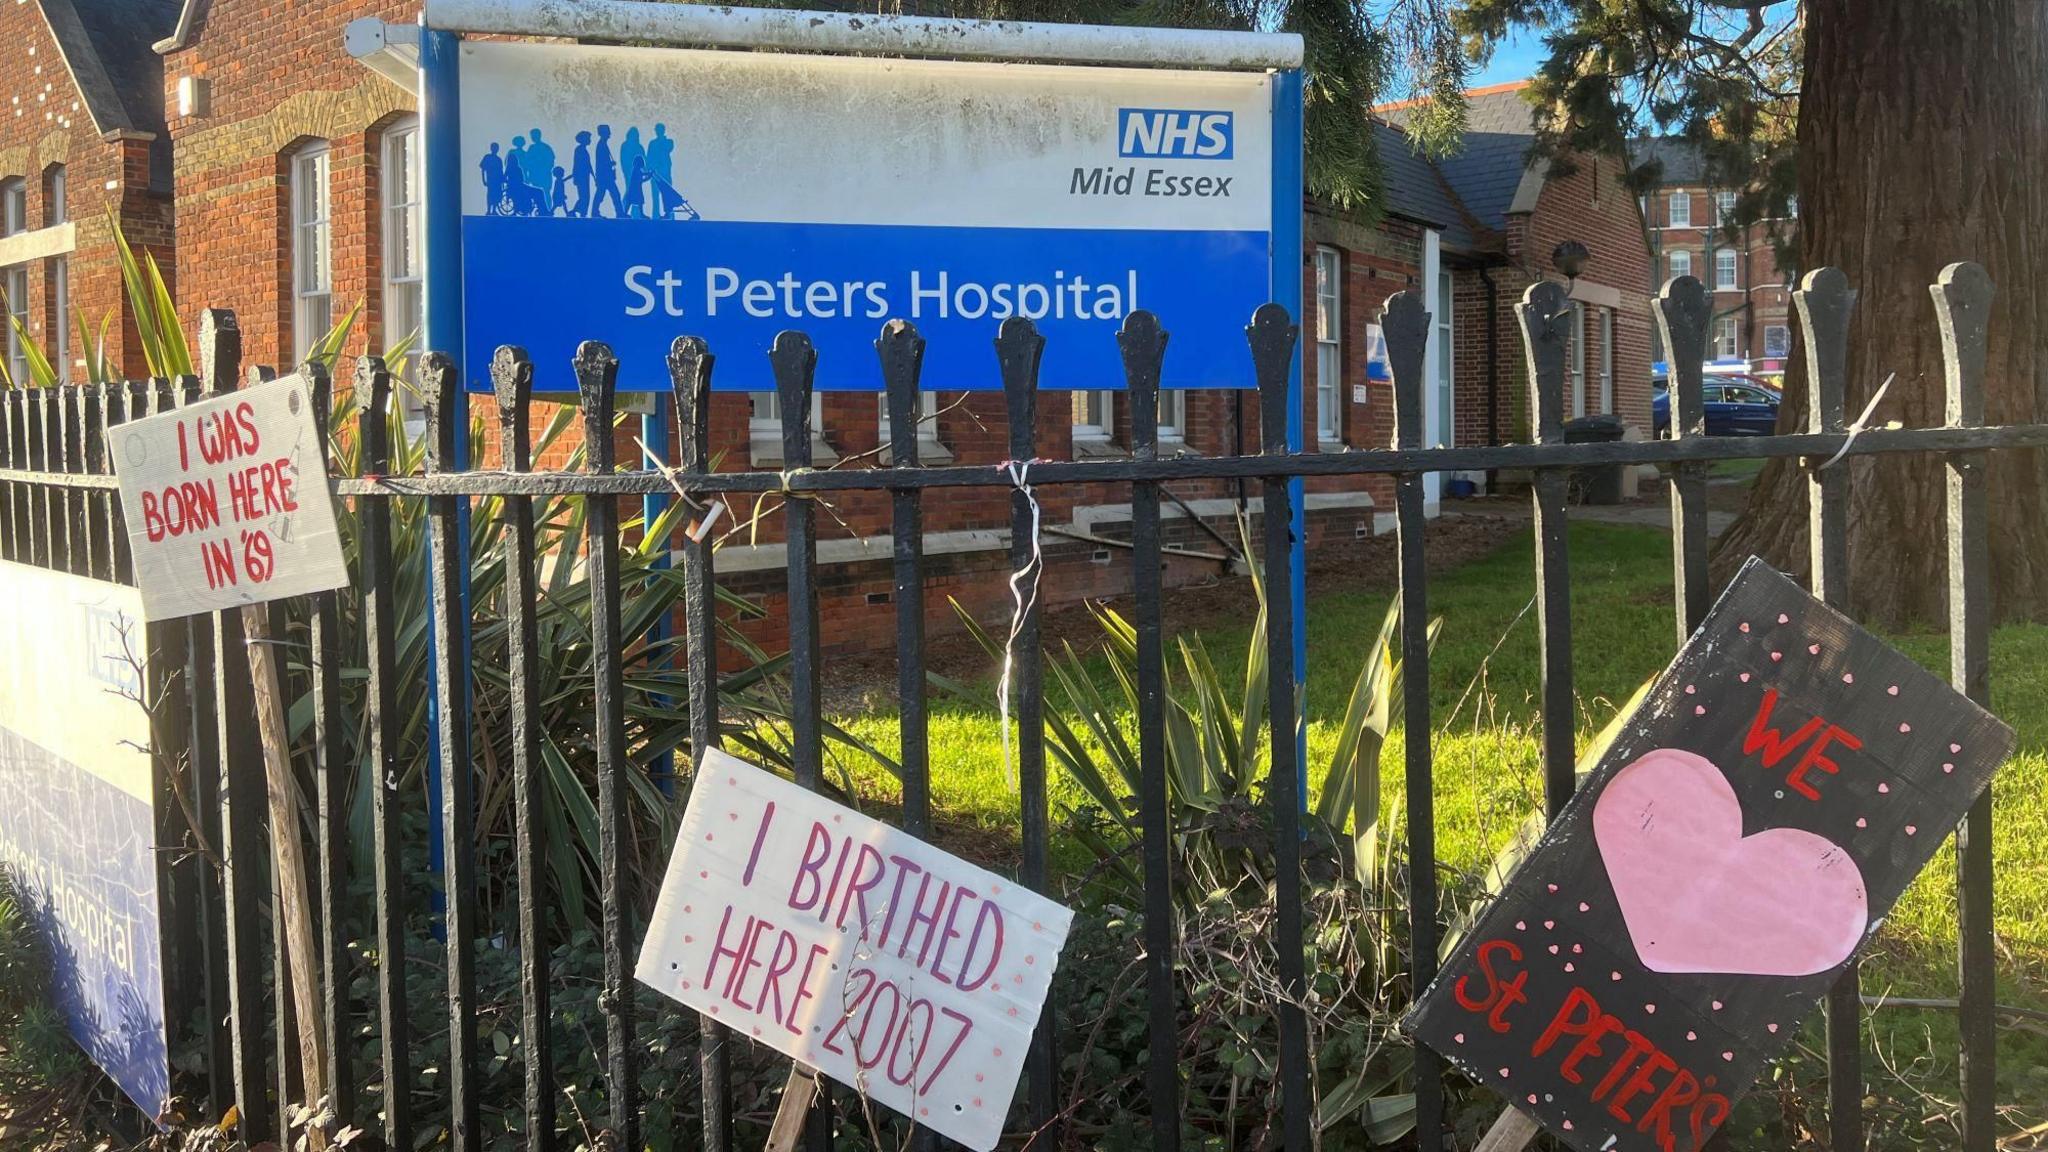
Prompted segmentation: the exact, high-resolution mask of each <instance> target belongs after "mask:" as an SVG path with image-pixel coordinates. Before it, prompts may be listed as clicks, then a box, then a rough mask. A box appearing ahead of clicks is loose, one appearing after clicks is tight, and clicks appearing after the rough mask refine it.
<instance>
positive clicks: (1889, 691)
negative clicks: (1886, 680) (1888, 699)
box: [1884, 684, 1899, 696]
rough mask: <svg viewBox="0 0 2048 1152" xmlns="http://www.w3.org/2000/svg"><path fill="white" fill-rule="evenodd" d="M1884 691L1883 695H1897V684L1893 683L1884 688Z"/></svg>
mask: <svg viewBox="0 0 2048 1152" xmlns="http://www.w3.org/2000/svg"><path fill="white" fill-rule="evenodd" d="M1884 691H1885V695H1887V696H1897V695H1898V694H1899V686H1898V685H1897V684H1894V685H1892V686H1891V687H1889V688H1887V689H1885V690H1884Z"/></svg>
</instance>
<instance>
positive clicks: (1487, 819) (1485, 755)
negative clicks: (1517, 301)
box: [839, 523, 2048, 1127]
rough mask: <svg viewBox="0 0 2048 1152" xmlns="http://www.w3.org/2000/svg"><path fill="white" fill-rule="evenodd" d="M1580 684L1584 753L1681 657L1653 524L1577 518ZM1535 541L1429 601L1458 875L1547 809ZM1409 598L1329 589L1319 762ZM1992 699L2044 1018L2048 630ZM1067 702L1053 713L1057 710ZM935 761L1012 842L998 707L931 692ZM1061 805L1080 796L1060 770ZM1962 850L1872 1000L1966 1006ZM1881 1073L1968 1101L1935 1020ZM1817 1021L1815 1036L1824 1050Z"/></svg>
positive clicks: (2029, 1051)
mask: <svg viewBox="0 0 2048 1152" xmlns="http://www.w3.org/2000/svg"><path fill="white" fill-rule="evenodd" d="M1571 577H1572V640H1573V652H1574V663H1573V673H1574V679H1575V687H1576V692H1577V696H1578V701H1579V705H1578V732H1577V736H1578V742H1579V745H1580V747H1581V748H1583V747H1584V746H1585V744H1586V743H1587V742H1588V741H1589V740H1590V739H1591V738H1592V736H1593V735H1594V734H1595V733H1597V732H1598V731H1599V730H1600V728H1601V727H1602V726H1603V725H1604V724H1606V722H1607V721H1608V719H1609V718H1610V717H1611V716H1612V715H1613V714H1614V712H1615V710H1616V709H1617V708H1619V707H1620V706H1621V705H1622V704H1623V703H1625V702H1626V701H1627V700H1628V698H1629V696H1630V694H1631V693H1632V692H1634V690H1635V689H1636V688H1637V686H1639V685H1640V684H1641V683H1642V682H1643V681H1644V680H1645V679H1647V678H1648V677H1650V676H1651V675H1652V674H1654V673H1655V672H1656V671H1657V670H1658V669H1659V668H1661V667H1662V666H1663V665H1664V664H1665V663H1666V662H1667V661H1669V659H1670V658H1671V655H1672V653H1673V652H1674V651H1675V650H1676V647H1677V637H1676V634H1675V631H1674V626H1673V623H1672V578H1671V545H1670V538H1669V537H1668V536H1667V535H1665V534H1664V533H1661V532H1658V531H1655V530H1651V529H1644V528H1635V527H1625V526H1618V525H1604V524H1590V523H1584V524H1574V525H1573V526H1572V532H1571ZM1534 584H1535V578H1534V570H1533V558H1532V548H1531V544H1530V542H1529V541H1528V540H1527V539H1526V538H1524V539H1522V540H1520V541H1519V542H1517V543H1513V544H1510V545H1508V546H1506V547H1503V548H1501V549H1500V550H1498V551H1496V552H1494V553H1493V554H1491V555H1489V556H1486V557H1485V558H1483V559H1480V560H1478V561H1475V562H1473V563H1470V564H1467V565H1465V566H1463V567H1461V568H1459V569H1457V570H1455V571H1453V572H1450V573H1448V574H1446V575H1444V576H1441V577H1439V578H1437V579H1435V580H1434V581H1432V583H1431V585H1430V588H1429V598H1430V603H1429V609H1430V613H1431V614H1432V615H1433V616H1440V617H1442V618H1443V621H1444V628H1443V633H1442V636H1441V638H1440V640H1439V642H1438V645H1437V648H1436V653H1435V657H1434V660H1433V662H1432V667H1431V678H1430V692H1431V698H1432V702H1433V715H1434V716H1435V723H1436V731H1435V733H1434V748H1435V756H1436V788H1435V801H1436V813H1437V829H1438V831H1437V848H1438V854H1439V858H1440V860H1441V861H1442V863H1443V864H1445V865H1447V866H1449V867H1452V868H1455V869H1460V870H1465V871H1469V872H1477V871H1479V870H1481V869H1483V868H1484V866H1485V865H1486V864H1487V862H1488V861H1490V860H1491V859H1492V858H1493V856H1494V854H1495V853H1496V852H1497V851H1498V850H1499V849H1500V848H1501V847H1502V846H1503V845H1504V844H1505V843H1506V842H1507V840H1508V839H1509V838H1510V836H1511V835H1512V834H1513V832H1514V830H1515V828H1516V826H1517V825H1518V824H1519V823H1520V822H1521V821H1522V820H1523V819H1524V818H1525V817H1526V816H1527V814H1528V813H1530V812H1532V811H1535V810H1536V809H1537V808H1538V807H1540V804H1541V795H1542V783H1541V771H1540V765H1539V753H1538V746H1537V742H1536V735H1537V715H1538V708H1537V694H1538V672H1537V644H1536V620H1535V613H1534V611H1533V609H1530V608H1529V607H1528V606H1529V603H1530V598H1531V597H1532V596H1533V594H1534V591H1535V587H1534ZM1392 594H1393V590H1392V589H1391V588H1385V587H1360V588H1358V589H1357V590H1355V591H1345V592H1342V593H1334V594H1324V595H1321V596H1317V597H1313V598H1312V599H1311V603H1310V605H1309V612H1308V630H1309V635H1308V646H1309V681H1308V692H1307V707H1308V715H1309V746H1310V755H1309V763H1310V766H1311V776H1312V777H1313V776H1315V775H1316V774H1317V773H1318V772H1319V771H1320V766H1321V765H1323V764H1326V763H1327V761H1328V758H1329V754H1330V749H1331V748H1332V747H1333V745H1334V743H1335V741H1336V739H1337V733H1336V731H1335V727H1336V726H1337V725H1338V724H1339V723H1341V721H1342V718H1343V714H1344V706H1345V703H1346V699H1347V696H1348V693H1349V691H1350V688H1351V685H1352V682H1353V680H1354V679H1355V678H1356V676H1357V673H1358V663H1359V661H1360V660H1361V658H1362V657H1363V655H1364V653H1365V650H1366V649H1367V648H1368V647H1369V645H1370V644H1371V642H1372V640H1373V638H1374V637H1375V636H1376V635H1377V632H1378V629H1379V624H1380V620H1381V618H1382V616H1383V614H1384V613H1385V611H1386V606H1387V603H1388V601H1389V598H1390V597H1391V596H1392ZM1168 626H1169V628H1171V629H1194V630H1199V631H1200V632H1201V634H1202V636H1203V639H1204V640H1205V642H1206V643H1207V645H1208V646H1209V649H1210V652H1211V654H1212V656H1213V657H1214V660H1215V663H1216V666H1217V667H1218V669H1219V670H1223V671H1224V677H1225V679H1226V680H1229V679H1231V678H1232V675H1231V671H1230V670H1233V669H1241V668H1242V660H1243V653H1244V649H1245V645H1246V643H1247V642H1248V640H1249V637H1250V628H1251V625H1250V622H1249V621H1247V620H1242V619H1233V620H1178V619H1173V620H1169V621H1168ZM1894 639H1895V641H1896V642H1897V643H1899V644H1900V646H1901V647H1902V648H1903V649H1904V650H1905V651H1906V652H1908V653H1909V654H1910V655H1912V656H1913V657H1914V658H1915V659H1917V660H1919V661H1921V662H1922V663H1924V664H1926V665H1927V666H1928V667H1930V668H1933V669H1936V670H1937V671H1942V672H1944V673H1945V671H1946V668H1947V657H1948V651H1947V637H1946V636H1945V635H1943V634H1939V633H1935V634H1917V633H1916V634H1907V635H1903V636H1897V637H1894ZM1992 652H1993V673H1992V684H1993V693H1994V703H1995V708H1996V710H1997V711H1998V712H1999V714H2000V715H2001V716H2003V717H2004V718H2005V719H2006V720H2007V721H2008V722H2009V723H2011V724H2012V725H2013V726H2014V727H2015V728H2017V729H2018V730H2019V734H2020V752H2019V755H2018V756H2017V757H2015V759H2014V760H2013V761H2012V762H2011V763H2009V764H2008V765H2007V766H2006V767H2005V768H2004V769H2003V770H2002V771H2001V773H2000V774H1999V776H1998V778H1997V781H1996V783H1995V785H1994V794H1995V798H1996V818H1995V828H1996V831H1995V841H1996V844H1997V860H1998V883H1997V900H1996V924H1997V931H1998V936H1999V946H2000V977H2001V980H2000V984H2001V987H2000V991H1999V999H2000V1001H2001V1002H2002V1003H2006V1004H2013V1005H2018V1006H2021V1007H2026V1008H2031V1009H2036V1010H2048V627H2044V626H2035V625H2030V626H2015V627H2007V628H2003V629H2000V630H1999V631H1998V632H1997V634H1996V635H1995V637H1994V639H1993V649H1992ZM1051 703H1056V702H1049V706H1050V704H1051ZM839 719H840V720H841V721H842V722H843V723H844V724H846V726H848V727H849V728H851V729H852V730H854V731H856V732H857V733H859V734H860V735H861V736H863V737H864V738H866V739H868V740H870V741H872V742H874V743H875V744H876V745H877V746H878V747H880V748H882V749H883V750H884V751H889V752H893V751H894V749H895V745H896V737H895V732H896V719H895V716H894V715H893V714H892V713H888V712H884V711H878V712H871V713H868V714H866V715H861V716H853V717H841V718H839ZM1402 740H1403V734H1402V733H1401V732H1399V731H1398V730H1397V731H1396V732H1395V733H1394V734H1393V738H1392V739H1391V740H1390V741H1389V742H1388V745H1387V747H1386V749H1385V751H1384V754H1383V757H1382V761H1381V763H1382V771H1383V773H1384V774H1385V777H1384V778H1385V780H1386V788H1385V790H1384V795H1385V797H1386V810H1385V811H1386V820H1387V822H1388V825H1389V826H1390V827H1392V826H1394V825H1395V824H1397V823H1398V819H1399V814H1398V812H1397V811H1396V806H1397V805H1398V804H1399V801H1400V795H1401V792H1400V777H1401V764H1402V754H1403V749H1402ZM931 756H932V771H933V783H932V787H933V794H934V798H935V803H936V804H937V805H938V806H939V807H940V808H941V810H942V811H943V812H944V813H945V815H946V816H947V817H948V818H949V819H950V820H951V821H953V822H954V823H956V824H974V825H980V826H982V827H983V828H985V829H986V830H988V831H989V832H991V833H994V834H997V835H1007V834H1011V833H1013V830H1014V828H1015V825H1016V818H1017V817H1016V812H1017V805H1016V794H1015V790H1014V788H1013V787H1012V785H1011V784H1010V782H1009V780H1008V779H1007V777H1006V774H1005V771H1004V768H1003V755H1002V749H1001V744H1000V741H999V739H998V727H997V723H996V717H995V715H994V714H993V711H992V710H991V709H987V708H983V707H980V706H977V705H975V704H971V703H967V702H962V701H958V700H950V699H935V701H934V708H933V716H932V729H931ZM855 774H856V776H857V777H858V778H859V780H860V790H861V792H862V793H864V794H866V795H869V796H873V797H875V798H877V799H887V800H890V801H893V799H894V795H895V789H894V785H893V782H891V781H889V780H888V779H887V778H886V777H883V776H882V775H881V774H879V773H878V772H873V771H859V770H856V772H855ZM1052 785H1053V804H1054V811H1055V813H1056V814H1057V813H1058V812H1059V811H1060V810H1061V808H1062V806H1063V805H1072V804H1075V803H1078V802H1079V801H1080V796H1081V794H1080V792H1079V791H1078V789H1076V788H1075V787H1074V786H1073V784H1072V783H1071V782H1070V781H1067V780H1064V779H1061V778H1060V777H1059V775H1058V773H1057V770H1055V775H1054V779H1053V782H1052ZM1086 859H1087V857H1086V856H1085V854H1084V853H1082V852H1081V850H1080V849H1079V848H1078V846H1075V845H1071V844H1063V843H1061V844H1056V860H1055V863H1056V865H1062V866H1066V867H1069V868H1075V867H1079V866H1081V865H1082V864H1083V863H1084V862H1085V861H1086ZM1954 875H1955V855H1954V847H1953V842H1951V843H1950V844H1949V845H1948V846H1947V847H1945V848H1944V849H1943V850H1942V852H1941V853H1940V855H1938V856H1937V857H1936V858H1935V861H1934V863H1933V864H1932V865H1931V866H1930V867H1929V868H1928V870H1927V871H1926V873H1925V874H1924V875H1923V876H1921V878H1920V880H1919V881H1918V883H1916V884H1915V885H1914V886H1913V887H1912V889H1911V890H1910V891H1909V892H1908V893H1907V894H1906V896H1905V898H1904V899H1903V900H1902V901H1901V902H1900V904H1899V906H1898V908H1897V909H1896V911H1895V912H1894V913H1893V915H1892V916H1891V918H1890V919H1889V921H1888V922H1887V923H1886V924H1885V926H1884V928H1883V931H1882V934H1881V936H1880V940H1879V943H1878V945H1877V947H1876V948H1875V949H1874V950H1873V952H1872V955H1871V959H1870V961H1869V963H1868V967H1867V971H1866V973H1865V977H1864V988H1865V992H1866V993H1884V994H1888V995H1891V996H1896V997H1930V998H1946V997H1952V996H1954V995H1955V992H1956V979H1955V976H1954V967H1955V962H1954V950H1955V938H1956V937H1955V933H1956V901H1955V898H1954ZM1871 1022H1872V1025H1871V1029H1870V1035H1871V1040H1872V1045H1873V1048H1872V1053H1871V1057H1870V1059H1871V1061H1873V1062H1877V1061H1882V1062H1883V1063H1882V1064H1877V1063H1874V1064H1873V1067H1872V1070H1871V1074H1872V1075H1873V1077H1874V1078H1882V1077H1883V1075H1884V1067H1885V1066H1886V1065H1890V1066H1898V1067H1901V1070H1902V1072H1903V1073H1904V1074H1905V1075H1907V1077H1908V1078H1909V1079H1910V1080H1911V1081H1912V1082H1913V1083H1914V1084H1915V1085H1916V1090H1917V1091H1925V1092H1927V1093H1929V1094H1930V1096H1931V1097H1932V1098H1931V1099H1924V1100H1922V1101H1921V1103H1923V1104H1924V1105H1925V1107H1926V1109H1927V1110H1928V1111H1931V1112H1938V1111H1940V1105H1941V1102H1942V1101H1951V1100H1953V1098H1954V1091H1953V1089H1952V1088H1950V1087H1948V1086H1949V1085H1952V1084H1953V1083H1954V1061H1955V1051H1956V1045H1955V1040H1954V1037H1955V1029H1954V1026H1953V1022H1952V1018H1951V1015H1950V1014H1948V1013H1944V1012H1939V1011H1926V1010H1912V1009H1885V1010H1882V1011H1878V1012H1876V1013H1874V1014H1873V1015H1872V1017H1871ZM1818 1040H1819V1030H1818V1026H1817V1025H1815V1026H1813V1027H1810V1028H1809V1029H1808V1034H1807V1035H1806V1036H1805V1037H1803V1041H1804V1042H1805V1043H1808V1044H1812V1045H1817V1044H1818ZM2001 1065H2002V1066H2001V1070H2000V1072H2001V1075H2000V1079H2001V1084H2002V1089H2001V1093H2000V1096H2001V1101H2002V1102H2003V1103H2006V1104H2009V1105H2015V1106H2017V1108H2018V1110H2017V1112H2016V1113H2015V1114H2014V1115H2013V1116H2012V1117H2010V1119H2011V1120H2013V1121H2017V1122H2019V1123H2020V1125H2021V1126H2022V1127H2024V1126H2026V1125H2029V1124H2039V1123H2042V1122H2043V1121H2048V1028H2042V1027H2041V1026H2040V1025H2038V1024H2034V1025H2032V1027H2031V1028H2030V1027H2029V1026H2028V1025H2027V1024H2024V1023H2023V1024H2021V1025H2020V1026H2019V1027H2018V1028H2015V1029H2012V1030H2008V1031H2005V1032H2002V1033H2001Z"/></svg>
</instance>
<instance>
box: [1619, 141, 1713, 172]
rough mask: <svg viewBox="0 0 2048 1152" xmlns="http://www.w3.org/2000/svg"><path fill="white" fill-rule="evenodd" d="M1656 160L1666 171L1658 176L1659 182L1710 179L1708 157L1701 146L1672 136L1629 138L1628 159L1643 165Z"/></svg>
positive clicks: (1638, 165) (1632, 162)
mask: <svg viewBox="0 0 2048 1152" xmlns="http://www.w3.org/2000/svg"><path fill="white" fill-rule="evenodd" d="M1652 160H1655V161H1657V162H1658V163H1659V164H1662V165H1663V169H1664V170H1663V173H1662V174H1661V175H1660V176H1658V177H1657V182H1658V183H1659V184H1704V183H1706V182H1707V165H1706V161H1705V160H1704V159H1703V158H1701V156H1700V150H1699V149H1698V148H1695V147H1693V146H1692V145H1691V144H1689V143H1687V142H1686V141H1684V140H1679V139H1676V138H1674V137H1670V136H1643V137H1639V138H1637V139H1635V140H1631V141H1629V144H1628V162H1629V163H1630V164H1631V165H1634V166H1635V167H1638V168H1640V167H1642V166H1643V165H1645V164H1648V163H1649V162H1650V161H1652Z"/></svg>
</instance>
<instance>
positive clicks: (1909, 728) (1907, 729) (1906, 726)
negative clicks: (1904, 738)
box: [1899, 720, 1913, 732]
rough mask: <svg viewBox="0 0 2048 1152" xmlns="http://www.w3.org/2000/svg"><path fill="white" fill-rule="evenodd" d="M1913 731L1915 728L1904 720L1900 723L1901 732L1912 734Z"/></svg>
mask: <svg viewBox="0 0 2048 1152" xmlns="http://www.w3.org/2000/svg"><path fill="white" fill-rule="evenodd" d="M1912 730H1913V726H1912V725H1911V724H1908V723H1906V722H1905V721H1904V720H1901V721H1899V731H1901V732H1911V731H1912Z"/></svg>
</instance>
